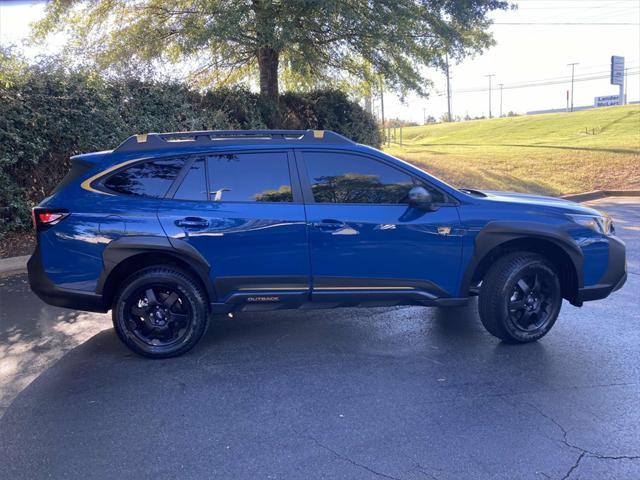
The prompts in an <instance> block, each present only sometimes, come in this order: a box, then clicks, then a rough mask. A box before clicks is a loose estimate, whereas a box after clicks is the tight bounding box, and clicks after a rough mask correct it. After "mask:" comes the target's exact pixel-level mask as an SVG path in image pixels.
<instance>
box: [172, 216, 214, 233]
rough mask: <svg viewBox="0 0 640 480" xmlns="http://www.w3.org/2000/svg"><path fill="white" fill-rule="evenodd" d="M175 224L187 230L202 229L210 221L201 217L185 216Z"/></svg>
mask: <svg viewBox="0 0 640 480" xmlns="http://www.w3.org/2000/svg"><path fill="white" fill-rule="evenodd" d="M175 224H176V225H177V226H178V227H182V228H184V229H187V230H202V229H204V228H207V227H208V226H209V221H208V220H207V219H206V218H201V217H185V218H181V219H179V220H176V221H175Z"/></svg>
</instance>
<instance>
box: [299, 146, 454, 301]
mask: <svg viewBox="0 0 640 480" xmlns="http://www.w3.org/2000/svg"><path fill="white" fill-rule="evenodd" d="M298 158H299V165H300V172H301V175H302V176H303V188H304V189H305V192H306V194H305V195H306V196H305V200H306V201H307V205H306V209H307V219H308V226H309V243H310V256H311V272H312V287H313V290H312V292H313V298H314V299H316V298H319V297H320V296H321V295H319V294H322V292H326V293H332V294H335V295H334V296H336V295H337V294H338V293H339V292H348V293H350V294H354V295H356V294H357V292H361V293H362V294H373V293H377V294H378V296H384V295H383V294H387V296H388V297H389V298H393V296H394V292H395V293H397V294H398V295H400V294H406V291H407V290H411V291H414V292H419V293H421V294H422V295H423V296H426V297H425V298H427V299H428V298H432V297H448V296H454V295H455V289H456V285H457V282H458V275H459V266H460V254H461V248H462V243H461V237H460V236H459V235H458V228H457V227H458V226H459V217H458V212H457V208H456V206H455V205H454V204H449V203H447V197H446V195H445V194H444V193H443V192H442V191H440V190H439V189H437V188H436V187H434V186H433V185H430V184H429V183H428V182H426V181H425V180H423V179H418V178H416V177H414V176H413V175H412V174H410V173H409V172H407V171H405V170H402V169H401V168H399V167H397V166H394V165H391V164H390V163H387V162H385V161H384V160H381V159H377V158H373V157H371V156H367V155H361V154H355V153H347V152H337V151H336V152H332V151H326V150H325V151H320V150H318V151H303V152H299V153H298ZM305 169H306V173H307V174H306V176H305V173H304V172H305ZM418 184H419V185H421V186H424V187H425V188H427V189H429V190H430V192H431V194H432V197H433V200H434V202H435V204H437V208H435V209H434V210H433V211H428V210H423V209H418V208H413V207H410V206H409V205H408V192H409V190H410V189H411V188H412V187H413V186H416V185H418ZM307 197H309V198H307ZM373 296H375V295H373ZM326 297H327V298H328V297H329V296H328V295H327V296H326Z"/></svg>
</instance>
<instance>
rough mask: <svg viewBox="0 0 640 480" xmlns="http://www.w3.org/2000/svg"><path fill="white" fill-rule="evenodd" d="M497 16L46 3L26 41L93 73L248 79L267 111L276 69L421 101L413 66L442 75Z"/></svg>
mask: <svg viewBox="0 0 640 480" xmlns="http://www.w3.org/2000/svg"><path fill="white" fill-rule="evenodd" d="M507 7H508V3H507V2H506V1H503V0H432V1H426V0H424V1H423V0H323V1H317V0H192V1H187V0H169V1H165V0H138V1H136V2H131V1H128V0H93V1H90V2H84V1H81V0H54V1H52V2H50V3H49V4H48V5H47V14H46V16H45V18H44V19H43V20H42V21H40V22H38V23H37V24H36V27H35V37H36V38H38V39H41V40H43V39H46V38H47V36H48V34H50V33H53V32H57V31H65V32H67V33H68V34H69V36H70V38H71V41H70V43H69V45H68V47H69V50H68V51H69V52H70V53H73V54H74V55H77V54H78V53H81V54H82V55H83V56H84V57H87V58H91V59H93V60H95V61H96V62H97V64H98V65H99V66H100V67H102V68H107V67H111V68H113V67H117V66H122V65H125V66H128V68H131V65H138V64H140V65H141V64H153V63H154V62H155V65H165V64H167V63H169V64H178V65H180V68H182V69H185V70H187V71H189V72H190V73H191V74H193V75H194V76H195V77H200V78H205V79H206V81H208V82H210V81H215V82H218V83H234V82H237V81H238V80H239V79H242V78H247V77H248V76H250V75H252V74H254V73H255V72H256V71H257V72H258V79H259V85H260V93H261V95H262V96H263V97H265V98H267V99H269V100H270V101H271V102H272V104H273V105H274V106H275V109H276V110H277V101H278V95H279V88H278V84H279V76H278V75H279V72H280V70H281V69H289V70H291V71H293V72H302V73H303V74H304V75H305V76H306V77H307V78H315V77H317V78H320V77H322V76H325V77H326V76H327V75H329V76H331V75H332V74H334V73H337V72H347V73H348V74H350V75H354V76H356V77H363V76H367V75H370V74H371V73H372V74H375V75H382V76H383V77H384V79H385V85H386V88H390V89H394V90H396V91H400V92H407V91H414V92H416V93H418V94H423V95H424V94H426V93H427V92H428V88H429V85H430V82H429V81H428V79H427V78H425V76H424V74H423V72H422V69H421V67H423V66H442V64H443V58H444V53H445V51H444V50H445V49H444V47H443V45H447V47H446V50H447V53H448V54H449V56H450V57H453V58H454V59H455V58H458V59H459V58H462V57H464V56H465V55H468V54H471V53H474V52H477V51H480V50H482V49H484V48H486V47H488V46H490V45H492V43H493V40H492V37H491V35H490V33H488V31H487V30H488V26H489V24H490V20H489V19H488V17H487V16H488V14H489V13H490V12H491V11H493V10H495V9H504V8H507ZM363 62H366V64H367V65H370V69H368V71H367V72H365V71H363V70H362V68H361V67H362V64H363ZM277 121H278V119H277V115H274V117H273V122H274V123H277Z"/></svg>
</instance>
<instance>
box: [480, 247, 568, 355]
mask: <svg viewBox="0 0 640 480" xmlns="http://www.w3.org/2000/svg"><path fill="white" fill-rule="evenodd" d="M561 306H562V291H561V287H560V280H559V278H558V274H557V272H556V270H555V268H554V267H553V265H552V264H551V263H550V262H549V261H548V260H547V259H545V258H544V257H543V256H542V255H538V254H536V253H530V252H516V253H511V254H508V255H506V256H504V257H502V258H500V259H499V260H498V261H497V262H496V263H495V264H494V265H493V266H492V267H491V268H490V269H489V271H488V272H487V274H486V275H485V277H484V279H483V281H482V286H481V287H480V299H479V302H478V311H479V313H480V320H481V321H482V324H483V325H484V328H486V329H487V331H488V332H489V333H490V334H492V335H493V336H495V337H497V338H499V339H500V340H503V341H505V342H508V343H528V342H534V341H536V340H539V339H540V338H542V337H544V336H545V335H546V334H547V333H548V332H549V330H551V327H553V325H554V323H555V322H556V319H557V318H558V314H559V313H560V307H561Z"/></svg>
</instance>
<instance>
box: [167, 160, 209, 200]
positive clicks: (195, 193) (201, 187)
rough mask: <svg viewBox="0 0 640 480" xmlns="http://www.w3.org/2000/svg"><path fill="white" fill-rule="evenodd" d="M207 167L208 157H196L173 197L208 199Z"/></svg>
mask: <svg viewBox="0 0 640 480" xmlns="http://www.w3.org/2000/svg"><path fill="white" fill-rule="evenodd" d="M206 168H207V164H206V159H205V158H204V157H200V158H196V159H195V160H194V161H193V163H192V164H191V166H190V167H189V171H188V172H187V174H186V175H185V177H184V179H183V180H182V183H181V184H180V187H178V190H176V193H175V195H174V196H173V198H175V199H179V200H195V201H202V202H204V201H206V200H208V196H207V177H206V174H205V170H206Z"/></svg>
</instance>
